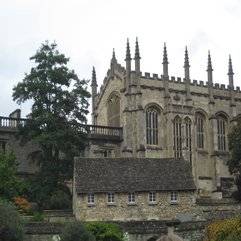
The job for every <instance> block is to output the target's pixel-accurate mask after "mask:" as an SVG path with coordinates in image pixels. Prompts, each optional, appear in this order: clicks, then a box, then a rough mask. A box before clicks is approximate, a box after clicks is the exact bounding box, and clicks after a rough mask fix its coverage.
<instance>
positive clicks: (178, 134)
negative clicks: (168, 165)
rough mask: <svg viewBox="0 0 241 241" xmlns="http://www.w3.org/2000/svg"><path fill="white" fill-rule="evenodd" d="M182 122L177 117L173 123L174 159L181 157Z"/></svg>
mask: <svg viewBox="0 0 241 241" xmlns="http://www.w3.org/2000/svg"><path fill="white" fill-rule="evenodd" d="M181 127H182V121H181V118H180V117H179V116H177V117H176V118H175V119H174V121H173V137H174V140H173V141H174V146H173V148H174V157H182V129H181Z"/></svg>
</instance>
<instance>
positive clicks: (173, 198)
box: [171, 191, 177, 203]
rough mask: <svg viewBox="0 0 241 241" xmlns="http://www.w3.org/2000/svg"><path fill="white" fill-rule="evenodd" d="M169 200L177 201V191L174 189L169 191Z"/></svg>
mask: <svg viewBox="0 0 241 241" xmlns="http://www.w3.org/2000/svg"><path fill="white" fill-rule="evenodd" d="M171 202H172V203H176V202H177V192H176V191H172V192H171Z"/></svg>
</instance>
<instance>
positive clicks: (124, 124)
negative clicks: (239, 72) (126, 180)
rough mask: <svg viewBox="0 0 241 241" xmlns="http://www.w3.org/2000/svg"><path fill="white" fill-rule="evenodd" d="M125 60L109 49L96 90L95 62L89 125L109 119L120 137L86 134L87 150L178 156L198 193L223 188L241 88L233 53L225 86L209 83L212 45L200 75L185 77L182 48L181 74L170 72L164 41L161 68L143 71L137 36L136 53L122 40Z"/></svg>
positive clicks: (93, 155) (209, 194)
mask: <svg viewBox="0 0 241 241" xmlns="http://www.w3.org/2000/svg"><path fill="white" fill-rule="evenodd" d="M125 63H126V65H125V67H123V66H121V65H120V64H119V63H118V62H117V59H116V56H115V52H114V51H113V56H112V59H111V65H110V69H109V70H108V72H107V75H106V77H105V79H104V82H103V84H102V85H101V87H100V89H99V91H97V87H98V86H97V81H96V72H95V69H94V68H93V72H92V83H91V88H92V125H93V126H95V127H96V126H98V127H99V128H101V127H102V126H110V127H112V129H109V130H108V131H109V132H110V131H111V133H112V134H115V131H116V132H118V136H119V139H113V140H101V139H99V140H98V138H97V139H96V138H95V139H93V140H91V139H89V142H88V146H87V148H86V150H85V153H84V155H85V157H89V158H100V157H112V158H120V157H121V158H130V157H132V158H177V159H178V158H183V159H184V160H185V161H186V162H188V164H189V165H190V167H191V171H192V175H193V177H194V182H195V185H196V187H197V189H198V193H199V195H200V196H202V197H212V195H213V193H214V192H215V191H222V194H223V195H229V194H227V192H226V191H227V189H228V188H229V187H230V186H229V184H230V183H232V177H231V176H230V174H229V172H228V168H227V166H226V162H227V160H228V158H229V151H228V133H229V132H230V130H231V128H232V126H233V125H235V123H236V122H237V120H238V119H239V116H240V114H241V92H240V88H239V87H237V88H235V87H234V81H233V76H234V73H233V69H232V61H231V57H230V58H229V64H228V68H227V69H228V81H229V85H228V86H227V87H226V86H225V85H219V84H218V83H213V69H212V61H211V55H210V53H209V54H208V63H207V81H206V82H203V81H200V82H197V81H196V80H191V79H190V74H189V71H190V64H189V56H188V50H187V48H186V49H185V54H184V76H183V78H175V77H171V76H170V75H169V72H168V54H167V48H166V46H165V45H164V50H163V62H162V65H163V72H162V74H153V75H151V74H150V73H144V74H143V73H142V72H141V57H140V51H139V43H138V40H136V43H135V52H134V56H131V50H130V44H129V41H127V46H126V58H125ZM92 134H93V132H92ZM96 134H98V133H96ZM170 172H172V170H170ZM224 189H225V190H224ZM220 193H221V192H220ZM225 193H226V194H225Z"/></svg>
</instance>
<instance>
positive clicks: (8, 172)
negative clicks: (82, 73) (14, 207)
mask: <svg viewBox="0 0 241 241" xmlns="http://www.w3.org/2000/svg"><path fill="white" fill-rule="evenodd" d="M16 172H17V163H16V161H15V155H14V153H13V152H12V151H11V152H9V153H4V152H3V151H2V150H1V149H0V197H1V198H2V199H6V200H9V201H12V200H13V198H14V197H15V196H17V195H20V194H21V192H22V189H23V186H24V185H23V183H22V182H21V181H20V180H19V179H18V178H17V176H16Z"/></svg>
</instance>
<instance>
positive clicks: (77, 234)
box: [60, 221, 95, 241]
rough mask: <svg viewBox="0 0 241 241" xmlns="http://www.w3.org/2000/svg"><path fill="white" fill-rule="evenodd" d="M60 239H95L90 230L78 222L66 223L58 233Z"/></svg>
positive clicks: (87, 240)
mask: <svg viewBox="0 0 241 241" xmlns="http://www.w3.org/2000/svg"><path fill="white" fill-rule="evenodd" d="M60 239H61V241H95V237H94V236H93V234H91V232H90V231H89V230H88V229H86V228H85V227H84V225H83V224H82V223H81V222H79V221H76V222H73V223H67V224H66V225H65V227H64V229H63V231H62V233H61V234H60Z"/></svg>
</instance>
